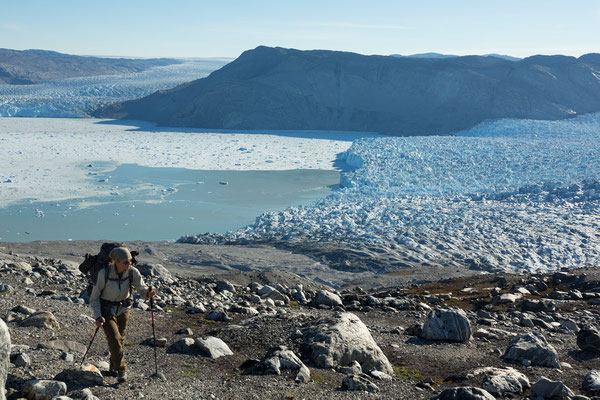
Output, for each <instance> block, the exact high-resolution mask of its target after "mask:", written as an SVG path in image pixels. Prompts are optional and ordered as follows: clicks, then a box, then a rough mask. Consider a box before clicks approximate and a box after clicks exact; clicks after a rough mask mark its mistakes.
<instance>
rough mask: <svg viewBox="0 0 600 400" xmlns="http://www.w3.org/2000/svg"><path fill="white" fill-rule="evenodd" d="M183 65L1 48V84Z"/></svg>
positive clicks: (169, 61)
mask: <svg viewBox="0 0 600 400" xmlns="http://www.w3.org/2000/svg"><path fill="white" fill-rule="evenodd" d="M179 63H180V61H178V60H175V59H168V58H157V59H129V58H102V57H88V56H76V55H70V54H63V53H58V52H56V51H50V50H11V49H2V48H0V84H9V85H30V84H35V83H39V82H44V81H49V80H54V79H64V78H75V77H84V76H96V75H114V74H122V73H130V72H140V71H144V70H146V69H148V68H152V67H157V66H165V65H170V64H179Z"/></svg>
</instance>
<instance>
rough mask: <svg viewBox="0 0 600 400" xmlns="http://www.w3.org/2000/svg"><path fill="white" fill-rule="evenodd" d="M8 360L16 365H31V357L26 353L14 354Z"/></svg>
mask: <svg viewBox="0 0 600 400" xmlns="http://www.w3.org/2000/svg"><path fill="white" fill-rule="evenodd" d="M10 362H12V363H13V364H14V365H15V366H17V367H26V366H28V365H31V357H29V356H28V355H27V354H26V353H19V354H15V355H14V357H13V356H11V357H10Z"/></svg>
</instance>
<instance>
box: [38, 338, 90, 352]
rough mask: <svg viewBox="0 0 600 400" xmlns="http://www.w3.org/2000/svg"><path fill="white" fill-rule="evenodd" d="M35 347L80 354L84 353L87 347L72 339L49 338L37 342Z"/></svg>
mask: <svg viewBox="0 0 600 400" xmlns="http://www.w3.org/2000/svg"><path fill="white" fill-rule="evenodd" d="M37 347H38V348H42V349H54V350H62V351H66V352H71V353H81V354H84V353H85V351H86V350H87V347H86V346H85V345H84V344H81V343H78V342H75V341H73V340H50V341H48V342H42V343H39V344H38V345H37Z"/></svg>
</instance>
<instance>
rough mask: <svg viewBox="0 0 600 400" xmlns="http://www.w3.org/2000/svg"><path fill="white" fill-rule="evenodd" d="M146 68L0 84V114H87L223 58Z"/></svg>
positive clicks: (198, 72) (203, 71)
mask: <svg viewBox="0 0 600 400" xmlns="http://www.w3.org/2000/svg"><path fill="white" fill-rule="evenodd" d="M182 61H183V62H182V63H181V64H173V65H168V66H164V67H154V68H150V69H148V70H146V71H142V72H136V73H128V74H119V75H102V76H91V77H82V78H69V79H57V80H53V81H47V82H43V83H38V84H34V85H0V117H48V118H81V117H87V116H88V115H89V113H90V112H91V111H93V110H94V109H96V108H97V107H100V106H103V105H107V104H112V103H115V102H118V101H125V100H132V99H137V98H140V97H144V96H147V95H149V94H151V93H154V92H156V91H158V90H164V89H170V88H173V87H175V86H178V85H180V84H183V83H186V82H190V81H193V80H196V79H200V78H203V77H205V76H207V75H208V74H209V73H211V72H212V71H215V70H217V69H219V68H221V67H222V66H223V65H225V64H226V63H227V62H228V61H229V60H226V59H192V60H182Z"/></svg>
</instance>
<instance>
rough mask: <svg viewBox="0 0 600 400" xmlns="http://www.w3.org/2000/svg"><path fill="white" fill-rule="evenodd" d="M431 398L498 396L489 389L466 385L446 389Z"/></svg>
mask: <svg viewBox="0 0 600 400" xmlns="http://www.w3.org/2000/svg"><path fill="white" fill-rule="evenodd" d="M430 400H496V398H495V397H494V396H492V395H491V394H490V393H489V392H488V391H487V390H484V389H480V388H476V387H470V386H465V387H455V388H449V389H445V390H444V391H443V392H442V393H440V394H438V395H437V396H434V397H432V398H431V399H430Z"/></svg>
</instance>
